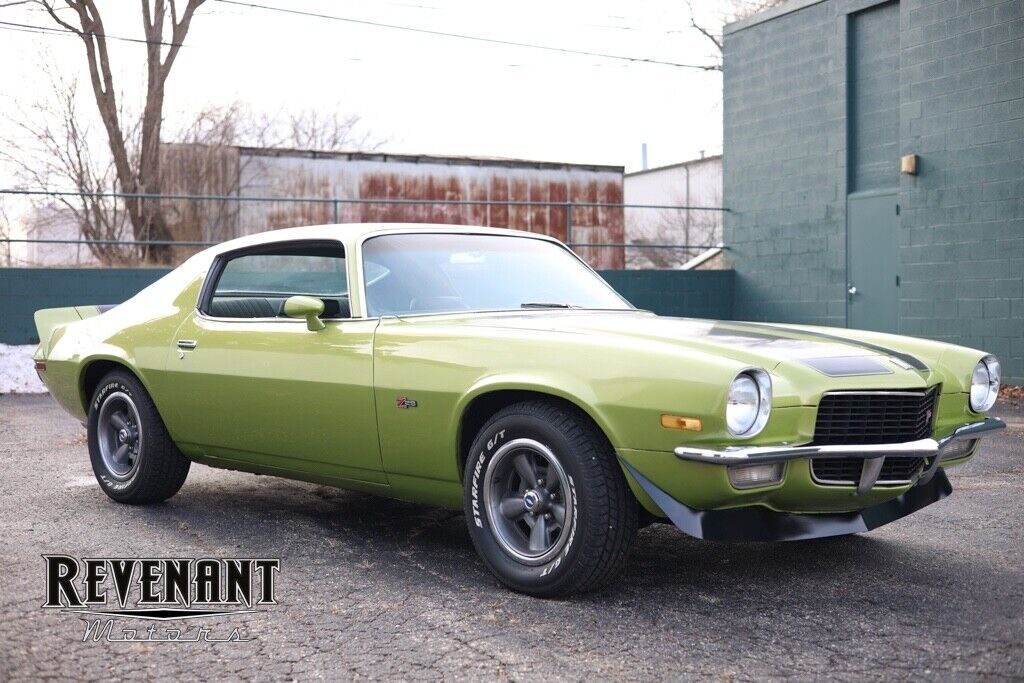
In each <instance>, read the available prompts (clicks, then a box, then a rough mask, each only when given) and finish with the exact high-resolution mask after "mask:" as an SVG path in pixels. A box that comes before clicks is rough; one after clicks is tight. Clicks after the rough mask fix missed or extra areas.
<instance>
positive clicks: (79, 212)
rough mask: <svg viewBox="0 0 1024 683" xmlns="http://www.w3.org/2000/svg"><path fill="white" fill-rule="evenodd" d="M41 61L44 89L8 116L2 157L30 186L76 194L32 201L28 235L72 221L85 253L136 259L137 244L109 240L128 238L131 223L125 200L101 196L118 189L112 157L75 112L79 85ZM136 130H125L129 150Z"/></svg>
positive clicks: (105, 259) (109, 260)
mask: <svg viewBox="0 0 1024 683" xmlns="http://www.w3.org/2000/svg"><path fill="white" fill-rule="evenodd" d="M43 63H44V64H45V65H47V66H44V67H43V76H44V77H45V78H46V80H47V82H48V85H49V88H48V92H46V93H45V94H44V95H43V96H42V97H41V98H40V99H39V100H37V101H35V102H32V103H31V104H30V105H29V106H28V107H27V109H25V108H19V109H20V111H19V112H18V114H17V115H16V116H11V117H9V121H10V123H11V128H12V136H11V137H10V138H7V139H2V140H0V158H2V159H4V160H6V161H7V162H8V163H9V164H10V165H11V166H12V168H13V169H14V172H15V175H16V176H17V177H18V179H19V180H20V181H21V182H22V183H23V184H25V185H27V186H29V187H34V188H49V187H61V188H67V187H71V188H73V189H74V190H75V191H76V192H77V193H79V194H78V195H77V196H59V197H55V198H53V199H52V200H51V199H49V198H48V199H46V200H43V201H38V202H33V204H34V211H33V220H32V221H31V223H30V225H29V233H30V234H29V236H30V237H32V236H34V235H36V234H39V233H45V234H47V235H53V234H54V232H56V233H58V236H64V235H63V233H64V232H65V231H64V230H61V229H60V226H66V225H68V224H72V225H74V226H75V227H76V228H77V230H76V232H77V233H78V236H79V237H80V238H83V239H86V240H90V241H91V243H90V244H89V251H90V252H91V253H92V255H93V256H94V257H95V258H96V259H97V260H99V261H100V262H101V263H104V264H108V265H113V264H120V263H127V262H131V261H133V260H137V259H138V258H139V257H140V256H141V253H140V252H139V251H138V250H137V249H136V248H134V247H130V246H127V245H118V244H112V243H111V242H116V241H120V240H122V239H124V237H125V236H130V234H131V225H130V222H129V218H128V215H127V212H126V210H125V203H124V202H121V201H118V200H116V199H112V198H110V197H104V196H100V194H101V193H109V192H111V191H113V190H115V189H116V178H117V173H116V170H115V167H114V164H113V161H112V160H111V157H110V155H108V154H104V153H102V152H99V153H98V152H97V151H96V149H95V143H96V135H94V134H93V133H92V132H91V130H90V128H89V124H88V117H85V116H82V115H81V112H79V110H78V99H79V97H78V83H77V81H76V80H74V79H66V78H65V77H64V76H63V75H61V74H60V73H59V71H58V70H57V68H56V66H54V65H52V63H50V62H46V61H44V62H43ZM122 118H130V117H122ZM138 130H139V126H138V125H134V126H132V127H131V128H129V129H127V131H126V132H125V134H124V144H125V147H126V149H127V150H129V153H130V154H134V151H135V149H136V147H137V144H138ZM55 228H56V230H55Z"/></svg>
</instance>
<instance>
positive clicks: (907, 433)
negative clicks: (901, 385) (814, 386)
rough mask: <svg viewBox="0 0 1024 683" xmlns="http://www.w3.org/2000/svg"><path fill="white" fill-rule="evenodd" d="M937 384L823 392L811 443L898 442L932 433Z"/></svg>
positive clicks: (937, 391) (916, 438) (927, 435)
mask: <svg viewBox="0 0 1024 683" xmlns="http://www.w3.org/2000/svg"><path fill="white" fill-rule="evenodd" d="M938 394H939V389H938V387H932V388H931V389H929V390H928V391H926V392H919V391H913V392H911V391H902V392H898V391H884V392H882V391H879V392H867V391H856V392H855V391H849V392H837V393H833V394H825V395H824V396H822V398H821V404H820V405H819V406H818V419H817V422H816V423H815V425H814V443H815V444H818V445H826V444H827V445H833V444H871V443H902V442H904V441H917V440H918V439H927V438H928V437H929V436H931V434H932V423H933V422H934V419H933V418H934V414H935V399H936V398H937V397H938Z"/></svg>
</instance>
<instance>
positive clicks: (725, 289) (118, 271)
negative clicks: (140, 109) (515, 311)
mask: <svg viewBox="0 0 1024 683" xmlns="http://www.w3.org/2000/svg"><path fill="white" fill-rule="evenodd" d="M167 272H168V271H167V270H166V269H162V268H94V269H93V268H88V269H83V268H0V343H3V344H36V343H38V342H39V340H38V339H37V338H36V328H35V323H34V322H33V319H32V314H33V313H35V312H36V311H37V310H39V309H40V308H59V307H61V306H88V305H93V304H118V303H121V302H122V301H125V300H127V299H129V298H131V297H132V296H133V295H134V294H136V293H137V292H138V291H139V290H141V289H143V288H144V287H146V286H148V285H150V284H152V283H153V282H155V281H156V280H158V279H159V278H161V277H163V276H164V275H165V274H166V273H167ZM601 275H602V276H603V277H604V278H605V279H606V280H607V281H608V282H609V283H610V284H611V285H612V287H615V289H617V290H618V291H619V292H620V293H621V294H622V295H623V296H624V297H626V298H627V299H628V300H629V301H630V302H632V303H633V305H635V306H637V307H639V308H645V309H648V310H651V311H654V312H655V313H658V314H660V315H675V316H688V317H694V318H720V319H728V318H731V317H732V304H733V276H732V271H729V270H690V271H683V270H604V271H601Z"/></svg>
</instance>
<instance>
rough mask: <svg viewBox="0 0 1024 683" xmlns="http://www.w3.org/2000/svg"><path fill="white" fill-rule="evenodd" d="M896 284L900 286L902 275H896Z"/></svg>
mask: <svg viewBox="0 0 1024 683" xmlns="http://www.w3.org/2000/svg"><path fill="white" fill-rule="evenodd" d="M896 286H897V287H899V286H900V276H899V275H897V276H896Z"/></svg>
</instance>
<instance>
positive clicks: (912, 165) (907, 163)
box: [900, 154, 917, 175]
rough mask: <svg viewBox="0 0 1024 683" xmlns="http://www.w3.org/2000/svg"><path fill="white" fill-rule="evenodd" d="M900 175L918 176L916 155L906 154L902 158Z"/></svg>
mask: <svg viewBox="0 0 1024 683" xmlns="http://www.w3.org/2000/svg"><path fill="white" fill-rule="evenodd" d="M900 173H906V174H907V175H917V155H916V154H904V155H903V156H902V157H900Z"/></svg>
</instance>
